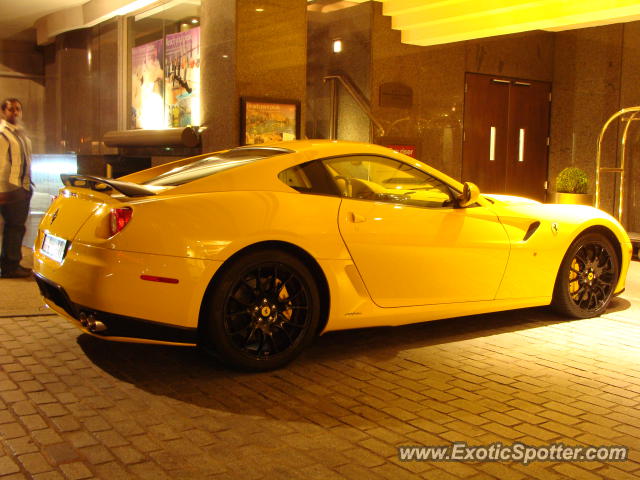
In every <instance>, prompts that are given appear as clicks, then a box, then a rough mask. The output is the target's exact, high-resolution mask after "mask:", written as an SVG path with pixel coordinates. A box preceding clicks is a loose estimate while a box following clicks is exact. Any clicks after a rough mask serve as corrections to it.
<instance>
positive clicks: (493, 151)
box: [489, 127, 496, 162]
mask: <svg viewBox="0 0 640 480" xmlns="http://www.w3.org/2000/svg"><path fill="white" fill-rule="evenodd" d="M489 135H490V139H489V161H490V162H493V161H494V160H495V159H496V127H491V130H490V133H489Z"/></svg>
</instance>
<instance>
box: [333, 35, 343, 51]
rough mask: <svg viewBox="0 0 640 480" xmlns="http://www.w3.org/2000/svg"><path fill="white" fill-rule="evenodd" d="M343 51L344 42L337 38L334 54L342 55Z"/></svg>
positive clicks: (334, 44) (334, 43)
mask: <svg viewBox="0 0 640 480" xmlns="http://www.w3.org/2000/svg"><path fill="white" fill-rule="evenodd" d="M341 51H342V40H340V39H339V38H336V39H335V40H334V41H333V53H340V52H341Z"/></svg>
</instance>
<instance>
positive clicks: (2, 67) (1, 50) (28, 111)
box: [0, 40, 45, 153]
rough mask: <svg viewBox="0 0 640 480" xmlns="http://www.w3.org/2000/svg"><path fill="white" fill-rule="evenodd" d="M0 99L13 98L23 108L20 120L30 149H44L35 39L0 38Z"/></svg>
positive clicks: (42, 93) (40, 61)
mask: <svg viewBox="0 0 640 480" xmlns="http://www.w3.org/2000/svg"><path fill="white" fill-rule="evenodd" d="M0 96H1V98H0V101H2V100H4V99H5V98H9V97H15V98H18V99H20V101H21V102H22V106H23V108H24V113H23V121H24V124H25V128H26V129H27V130H28V132H29V136H30V138H31V142H32V144H33V150H34V152H35V153H42V152H44V149H45V128H44V114H45V108H44V106H45V100H44V99H45V82H44V75H43V57H42V52H41V51H40V50H39V49H38V48H37V47H36V45H35V41H34V42H33V43H31V42H23V41H11V40H2V41H0Z"/></svg>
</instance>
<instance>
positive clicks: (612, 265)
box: [552, 233, 620, 318]
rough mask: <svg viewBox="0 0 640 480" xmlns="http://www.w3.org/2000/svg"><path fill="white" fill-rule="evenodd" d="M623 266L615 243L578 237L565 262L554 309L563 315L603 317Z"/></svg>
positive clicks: (596, 237) (590, 236) (598, 236)
mask: <svg viewBox="0 0 640 480" xmlns="http://www.w3.org/2000/svg"><path fill="white" fill-rule="evenodd" d="M619 271H620V267H619V265H618V256H617V255H616V251H615V249H614V247H613V245H612V244H611V242H610V241H609V240H608V239H607V238H606V237H605V236H604V235H602V234H599V233H588V234H586V235H583V236H581V237H579V238H577V239H576V240H575V241H574V242H573V243H572V244H571V247H569V250H567V253H566V254H565V256H564V259H563V260H562V264H561V265H560V270H559V271H558V277H557V279H556V285H555V289H554V292H553V303H552V304H553V306H554V308H555V309H556V310H557V311H558V312H560V313H561V314H563V315H568V316H570V317H573V318H591V317H597V316H598V315H601V314H602V313H603V312H604V311H605V309H606V308H607V305H609V302H610V301H611V297H612V295H613V290H614V289H615V287H616V283H617V282H618V275H619Z"/></svg>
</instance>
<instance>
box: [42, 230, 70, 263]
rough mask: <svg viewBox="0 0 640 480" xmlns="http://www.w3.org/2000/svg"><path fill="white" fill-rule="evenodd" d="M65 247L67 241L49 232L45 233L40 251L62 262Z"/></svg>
mask: <svg viewBox="0 0 640 480" xmlns="http://www.w3.org/2000/svg"><path fill="white" fill-rule="evenodd" d="M66 247H67V241H66V240H65V239H63V238H60V237H56V236H55V235H51V234H50V233H45V235H44V240H43V241H42V253H43V254H44V255H46V256H47V257H49V258H51V259H52V260H55V261H56V262H62V259H63V258H64V253H65V250H66Z"/></svg>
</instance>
